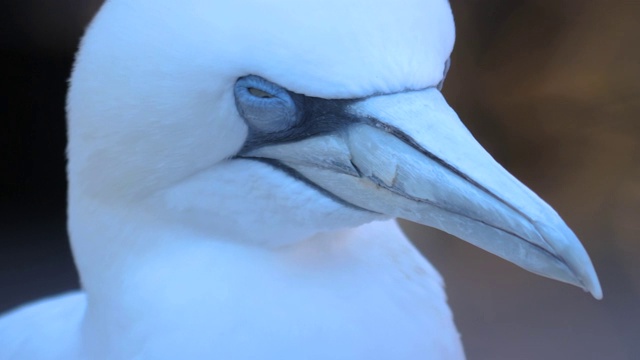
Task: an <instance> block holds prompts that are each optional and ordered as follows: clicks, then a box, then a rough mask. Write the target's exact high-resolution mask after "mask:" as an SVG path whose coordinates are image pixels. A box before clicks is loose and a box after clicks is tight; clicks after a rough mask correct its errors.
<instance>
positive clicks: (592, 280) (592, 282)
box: [585, 271, 602, 300]
mask: <svg viewBox="0 0 640 360" xmlns="http://www.w3.org/2000/svg"><path fill="white" fill-rule="evenodd" d="M585 291H588V292H590V293H591V295H592V296H593V297H594V298H595V299H596V300H602V287H601V286H600V281H599V280H598V276H597V275H596V273H595V271H593V274H592V276H590V277H589V279H588V281H587V282H586V284H585Z"/></svg>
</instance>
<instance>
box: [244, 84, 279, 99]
mask: <svg viewBox="0 0 640 360" xmlns="http://www.w3.org/2000/svg"><path fill="white" fill-rule="evenodd" d="M249 93H250V94H251V95H253V96H255V97H259V98H263V99H268V98H272V97H273V95H271V94H269V93H268V92H266V91H262V90H260V89H256V88H252V87H250V88H249Z"/></svg>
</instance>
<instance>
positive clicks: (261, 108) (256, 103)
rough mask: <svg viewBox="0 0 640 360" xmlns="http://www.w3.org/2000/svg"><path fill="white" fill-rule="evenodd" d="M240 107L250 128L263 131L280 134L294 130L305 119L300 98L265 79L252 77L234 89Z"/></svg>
mask: <svg viewBox="0 0 640 360" xmlns="http://www.w3.org/2000/svg"><path fill="white" fill-rule="evenodd" d="M234 93H235V100H236V107H237V109H238V112H239V113H240V115H241V116H242V118H243V119H244V120H245V122H246V123H247V125H249V127H251V128H252V129H254V130H257V131H260V132H277V131H283V130H286V129H289V128H291V127H292V126H293V125H294V124H296V123H297V122H298V121H299V119H300V117H301V112H302V110H301V108H302V107H301V106H299V104H298V102H299V101H296V100H297V97H299V95H297V94H293V93H290V92H289V91H287V90H286V89H285V88H283V87H282V86H279V85H276V84H274V83H272V82H270V81H268V80H266V79H264V78H262V77H259V76H256V75H248V76H244V77H241V78H239V79H238V81H236V84H235V87H234Z"/></svg>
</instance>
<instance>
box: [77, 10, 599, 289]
mask: <svg viewBox="0 0 640 360" xmlns="http://www.w3.org/2000/svg"><path fill="white" fill-rule="evenodd" d="M453 43H454V23H453V18H452V14H451V10H450V7H449V4H448V2H447V1H444V0H434V1H412V0H406V1H399V2H398V1H374V2H370V1H337V0H329V1H326V0H323V1H275V2H266V1H259V0H242V1H233V2H231V1H228V2H212V1H204V0H184V1H169V0H162V1H157V0H155V1H151V0H126V1H125V0H110V1H107V2H106V4H105V5H104V6H103V8H102V9H101V11H100V12H99V14H98V15H97V17H96V19H95V20H94V22H93V23H92V25H91V26H90V28H89V30H88V32H87V35H86V36H85V38H84V40H83V42H82V46H81V50H80V52H79V54H78V57H77V61H76V65H75V68H74V72H73V76H72V79H71V88H70V92H69V98H68V118H69V148H68V151H69V168H68V173H69V181H70V195H69V201H70V211H69V215H70V231H71V235H72V240H73V238H74V237H76V238H78V237H82V236H81V235H80V233H81V232H82V231H81V230H80V228H81V227H82V226H83V225H82V223H85V224H86V221H87V218H88V217H89V216H92V215H91V214H92V209H96V208H109V209H114V211H116V212H120V213H127V214H133V213H135V214H144V218H145V219H149V218H150V219H154V220H152V221H157V222H158V223H161V224H162V225H163V226H170V224H174V225H176V226H180V227H183V228H188V229H191V230H192V231H194V232H198V233H200V234H205V235H206V236H210V237H211V238H212V239H225V240H228V241H237V242H245V243H247V244H250V245H251V246H267V247H271V248H273V247H279V246H284V245H286V244H290V243H294V242H298V241H304V239H306V238H308V237H309V236H311V235H313V234H315V233H317V232H321V231H330V230H335V229H339V228H345V227H355V226H358V225H361V224H364V223H366V222H370V221H374V220H379V219H384V218H389V217H398V218H403V219H407V220H411V221H414V222H417V223H420V224H424V225H428V226H432V227H436V228H438V229H441V230H443V231H445V232H448V233H450V234H453V235H455V236H457V237H459V238H461V239H463V240H466V241H468V242H470V243H472V244H475V245H477V246H479V247H481V248H483V249H485V250H488V251H490V252H492V253H494V254H496V255H498V256H500V257H502V258H505V259H507V260H509V261H511V262H513V263H515V264H517V265H519V266H521V267H523V268H525V269H527V270H529V271H532V272H534V273H537V274H540V275H543V276H547V277H550V278H553V279H557V280H560V281H564V282H567V283H571V284H574V285H577V286H579V287H582V288H584V289H586V290H588V291H590V292H591V293H592V294H593V295H594V296H596V297H600V296H601V289H600V285H599V283H598V280H597V277H596V274H595V271H594V269H593V266H592V265H591V261H590V260H589V257H588V255H587V253H586V251H585V250H584V248H583V247H582V245H581V244H580V242H579V241H578V239H577V238H576V236H575V235H574V234H573V232H572V231H571V230H570V229H569V228H568V227H567V226H566V225H565V223H564V222H563V221H562V219H561V218H560V217H559V216H558V215H557V214H556V212H555V211H554V210H553V209H552V208H551V207H550V206H549V205H547V204H546V203H545V202H544V201H542V200H541V199H540V198H539V197H538V196H536V195H535V194H534V193H533V192H532V191H530V190H529V189H528V188H527V187H526V186H524V185H523V184H522V183H520V182H519V181H518V180H517V179H515V178H514V177H513V176H511V175H510V174H509V173H508V172H507V171H506V170H505V169H503V168H502V167H501V166H500V165H499V164H498V163H496V161H495V160H494V159H493V158H492V157H491V156H490V155H489V154H488V153H487V152H486V151H485V150H484V149H483V148H482V147H481V146H480V145H479V144H478V142H477V141H476V140H475V139H474V138H473V137H472V135H471V134H470V133H469V132H468V131H467V129H466V128H465V127H464V125H463V124H462V123H461V121H460V120H459V118H458V117H457V115H456V114H455V112H454V111H453V110H452V109H451V108H450V107H449V106H448V105H447V103H446V101H445V99H444V97H443V95H442V94H441V92H440V89H441V87H442V85H443V82H444V80H445V77H446V73H447V70H448V68H449V64H450V56H451V51H452V49H453ZM136 221H142V220H140V218H139V219H137V220H136ZM84 226H85V227H86V225H84ZM74 234H75V235H74ZM73 241H75V242H78V240H73ZM212 241H214V240H212ZM216 241H217V240H216ZM81 248H85V249H89V248H91V246H84V247H83V246H80V245H77V244H76V245H74V250H75V251H76V257H78V256H79V253H82V252H83V251H85V252H86V251H90V250H79V249H81ZM80 265H81V264H80Z"/></svg>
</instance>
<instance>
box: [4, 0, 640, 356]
mask: <svg viewBox="0 0 640 360" xmlns="http://www.w3.org/2000/svg"><path fill="white" fill-rule="evenodd" d="M101 2H102V1H100V0H56V1H46V0H22V1H13V2H11V1H10V2H8V4H7V2H5V3H4V6H3V7H2V8H3V11H2V12H1V13H0V54H1V55H0V61H1V63H0V66H1V67H0V69H1V70H2V76H1V78H0V79H1V82H0V84H1V85H2V86H1V87H0V89H1V92H0V119H1V120H0V121H1V122H0V124H1V126H2V127H1V129H2V130H1V131H0V311H4V310H7V309H9V308H11V307H13V306H16V305H17V304H20V303H23V302H25V301H29V300H33V299H36V298H39V297H42V296H46V295H51V294H55V293H58V292H60V291H64V290H69V289H74V288H76V287H77V286H78V284H77V275H76V273H75V269H74V267H73V263H72V260H71V257H70V253H69V248H68V245H67V239H66V231H65V187H66V185H65V175H64V146H65V121H64V96H65V90H66V79H67V78H68V76H69V72H70V69H71V63H72V60H73V53H74V51H75V49H76V46H77V43H78V40H79V38H80V36H81V34H82V31H83V28H84V27H85V26H86V24H87V23H88V22H89V20H90V18H91V16H92V15H93V14H94V12H95V11H96V10H97V8H98V7H99V5H100V3H101ZM451 5H452V7H453V11H454V15H455V17H456V23H457V38H458V41H457V44H456V49H455V51H454V54H453V66H452V70H451V72H450V75H449V78H448V80H447V83H446V86H445V90H444V92H445V95H446V96H447V98H448V99H449V102H450V103H451V105H452V106H453V107H454V108H455V109H456V110H457V112H458V114H459V115H460V117H461V118H462V119H463V121H464V122H465V123H466V124H467V126H468V127H469V128H470V130H471V131H472V132H473V133H474V134H475V135H476V137H477V138H478V139H479V141H480V142H481V143H482V144H483V145H484V146H485V147H486V148H487V149H488V150H489V151H490V152H491V153H492V154H494V156H495V157H496V158H497V159H498V160H499V161H500V162H501V163H502V164H503V165H504V166H505V167H506V168H507V169H509V170H510V171H511V172H512V173H513V174H514V175H516V176H517V177H518V178H520V179H521V180H522V181H523V182H524V183H526V184H527V185H529V186H530V187H531V188H533V189H534V190H535V191H536V192H537V193H538V194H540V195H541V196H542V197H543V198H544V199H546V200H547V201H548V202H549V203H551V204H552V205H553V206H554V207H555V208H556V210H558V212H559V213H560V214H561V215H563V217H564V219H565V220H566V221H567V223H568V224H569V225H570V226H571V227H572V228H573V229H574V230H575V232H576V233H577V235H578V236H579V237H580V238H581V239H582V241H583V243H584V244H585V246H586V248H587V249H588V251H589V253H590V254H591V256H592V259H593V261H594V264H595V266H596V269H597V270H598V273H599V275H600V280H601V282H602V285H603V288H604V300H602V301H596V300H593V299H592V298H590V297H589V296H588V295H587V294H583V293H582V292H581V291H580V290H577V289H575V288H573V287H570V286H568V285H564V284H560V283H557V282H554V281H551V280H547V279H543V278H540V277H537V276H534V275H531V274H528V273H526V272H525V271H522V270H520V269H518V268H516V267H515V266H513V265H510V264H508V263H506V262H505V261H502V260H500V259H498V258H496V257H494V256H492V255H488V254H486V253H484V252H482V251H481V250H478V249H476V248H474V247H472V246H470V245H467V244H466V243H464V242H462V241H459V240H455V239H453V238H450V237H449V236H447V235H445V234H442V233H440V232H438V231H436V230H432V229H428V228H424V227H418V226H415V225H412V224H408V223H404V225H405V229H407V231H408V233H409V234H410V235H411V237H412V238H413V239H414V240H415V243H416V244H417V245H418V246H419V247H420V248H421V249H422V250H424V252H425V254H426V255H427V257H428V258H429V260H430V261H431V262H432V263H434V265H435V266H436V267H437V268H438V269H439V270H440V271H441V273H442V274H443V276H444V277H445V280H446V282H447V291H448V294H449V301H450V303H451V306H452V308H453V311H454V314H455V317H456V322H457V324H458V327H459V329H460V331H461V333H462V336H463V339H464V342H465V346H466V351H467V355H468V357H469V358H470V359H611V360H617V359H631V360H635V359H640V236H639V234H640V219H638V217H639V215H640V118H639V117H640V101H638V100H639V99H640V21H639V20H638V19H640V2H637V1H632V0H626V1H624V0H609V1H606V0H598V1H577V0H560V1H533V0H529V1H522V0H482V1H480V0H456V1H452V4H451Z"/></svg>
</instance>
